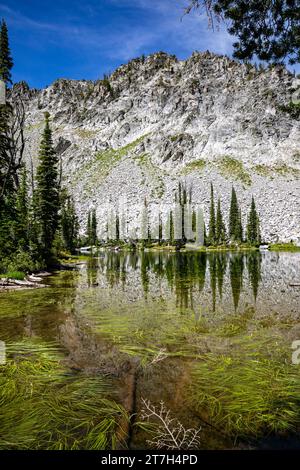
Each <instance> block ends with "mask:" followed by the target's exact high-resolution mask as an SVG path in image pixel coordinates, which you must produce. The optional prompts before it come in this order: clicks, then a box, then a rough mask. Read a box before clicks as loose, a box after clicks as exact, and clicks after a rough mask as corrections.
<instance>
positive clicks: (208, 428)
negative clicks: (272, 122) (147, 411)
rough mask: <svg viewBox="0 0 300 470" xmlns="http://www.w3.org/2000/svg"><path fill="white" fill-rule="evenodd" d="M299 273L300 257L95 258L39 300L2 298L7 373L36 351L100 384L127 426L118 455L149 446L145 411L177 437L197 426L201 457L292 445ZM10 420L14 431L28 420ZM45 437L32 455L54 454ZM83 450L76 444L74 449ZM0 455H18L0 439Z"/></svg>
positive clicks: (0, 325) (57, 280)
mask: <svg viewBox="0 0 300 470" xmlns="http://www.w3.org/2000/svg"><path fill="white" fill-rule="evenodd" d="M299 262H300V253H269V252H267V253H258V252H249V253H211V254H205V253H194V252H193V253H184V252H182V253H166V252H155V253H154V252H143V253H132V252H130V253H125V252H124V253H123V252H121V253H115V252H102V253H100V256H99V257H98V258H91V259H90V260H88V261H87V263H84V264H80V265H78V266H77V267H76V269H74V270H68V271H63V272H59V273H56V274H55V275H53V276H51V277H50V278H48V280H47V282H48V284H49V287H47V288H45V289H38V290H27V291H25V290H24V291H18V292H12V291H11V292H7V293H2V294H1V295H0V340H2V341H4V342H5V344H6V352H7V358H8V360H9V361H12V362H11V364H14V362H16V361H19V360H20V358H21V359H23V358H24V357H25V359H26V358H28V357H31V356H30V355H31V354H33V355H34V354H35V353H36V350H35V349H34V348H35V347H37V346H35V347H34V346H32V345H37V344H39V345H41V344H42V345H43V347H45V348H46V347H47V346H48V349H49V350H50V351H52V350H53V351H54V350H55V351H56V353H57V354H59V364H61V367H63V368H64V370H63V374H64V377H65V376H71V377H72V380H73V378H75V379H76V384H77V383H78V384H79V386H80V381H82V383H83V382H84V383H85V387H86V380H87V379H90V378H100V377H101V380H102V378H105V380H107V382H109V383H108V385H107V390H108V391H107V392H105V391H104V389H105V387H104V385H103V383H102V382H101V384H102V385H101V387H102V388H103V390H102V388H101V393H102V394H103V397H106V398H107V397H109V398H110V399H113V400H114V401H115V403H117V404H120V405H121V406H122V407H124V408H125V410H126V411H127V412H128V414H130V415H132V414H133V415H134V417H133V418H132V419H131V420H130V422H128V423H127V424H126V426H125V427H124V434H126V436H125V438H124V439H123V442H122V444H116V445H117V447H118V446H119V447H120V446H124V445H127V446H129V447H131V448H145V447H146V448H148V447H151V446H153V444H151V443H150V442H149V441H151V436H150V437H149V433H148V432H146V430H145V429H144V427H142V426H140V425H139V423H140V422H141V420H142V416H141V415H142V413H141V409H142V408H143V406H144V405H143V400H149V401H150V403H151V404H153V405H158V404H159V403H160V402H161V401H163V403H164V406H165V407H166V409H168V410H170V413H171V415H172V416H174V418H176V419H178V420H180V422H181V423H182V424H183V425H184V426H185V427H194V428H195V429H196V428H199V427H201V429H202V431H201V443H200V447H201V448H232V447H240V448H245V447H246V448H249V447H250V448H253V447H254V448H256V447H282V446H283V447H284V446H295V445H296V446H297V445H298V444H297V440H296V444H295V438H294V435H293V434H294V433H295V430H298V426H299V423H300V419H299V417H300V408H299V417H298V402H297V400H298V398H297V396H298V395H297V394H298V392H299V391H300V384H299V383H298V382H297V380H296V379H295V376H297V374H298V375H300V374H299V369H298V368H299V367H300V366H297V365H294V366H293V365H292V364H291V343H292V341H293V340H295V339H300V325H299V317H300V307H299V305H300V302H299V300H300V289H299V288H297V287H293V286H292V285H291V284H293V283H296V282H299V281H300V263H299ZM25 344H27V345H30V347H29V346H27V347H26V348H25V347H24V345H25ZM18 345H19V346H18ZM20 345H21V346H20ZM18 347H19V350H18ZM39 347H40V346H39ZM39 354H40V350H39ZM33 360H34V361H35V363H37V362H38V361H41V360H42V359H41V356H38V357H35V356H33ZM13 361H14V362H13ZM5 367H7V366H5V365H3V366H0V368H1V372H2V376H1V377H2V381H3V382H2V383H3V384H4V385H7V380H8V379H7V375H8V372H7V370H6V369H5ZM274 371H276V374H274ZM204 378H205V380H204ZM75 379H74V380H75ZM60 380H62V379H61V377H60ZM103 380H104V379H103ZM256 380H257V381H258V383H257V384H256V383H255V381H256ZM224 382H226V383H224ZM238 382H240V387H239V389H237V388H236V387H237V385H236V384H237V383H238ZM93 383H94V382H93ZM46 386H47V380H46ZM253 386H255V389H254V391H253V389H252V388H253ZM264 387H267V388H269V389H270V396H269V397H268V401H267V398H266V396H265V395H266V394H265V392H264V390H263V389H264ZM298 387H299V389H298ZM273 389H274V390H273ZM260 390H261V391H260ZM286 391H287V392H286ZM273 392H274V393H273ZM22 393H23V392H22ZM55 393H56V391H55V390H54V391H53V394H54V396H55ZM84 393H85V394H86V393H87V392H86V391H85V392H84ZM255 394H257V396H256V397H255V399H253V398H251V397H253V396H254V395H255ZM285 394H286V395H285ZM291 397H292V398H291ZM18 399H20V400H23V401H24V403H26V400H28V397H27V395H26V393H23V395H22V394H21V397H18ZM82 400H83V401H84V394H83V397H82ZM290 401H291V403H292V404H290ZM59 403H60V402H58V407H59V406H60V404H59ZM299 406H300V405H299ZM3 409H4V411H3V413H2V415H0V419H1V416H2V419H3V420H5V423H6V424H7V425H9V420H10V418H9V416H8V410H9V407H4V408H3ZM274 410H276V411H274ZM18 419H19V422H20V426H21V424H22V420H23V422H24V421H25V420H27V419H28V417H27V415H26V416H24V417H23V416H22V415H20V413H19V415H18ZM74 419H75V418H74ZM298 419H299V422H298ZM276 423H279V424H276ZM11 426H12V428H13V426H14V422H13V419H12V422H11ZM28 426H29V427H30V425H28ZM46 426H47V425H46ZM56 426H58V425H56ZM89 426H90V424H89ZM20 429H21V430H20ZM20 429H19V433H22V428H20ZM81 432H83V431H81ZM38 433H39V429H35V434H34V435H36V436H38V435H39V434H38ZM68 433H70V434H72V430H71V429H69V428H68V430H67V431H66V430H65V431H64V439H65V440H64V444H63V446H65V448H69V447H70V443H69V434H68ZM94 434H95V435H96V433H94ZM117 434H118V433H117ZM51 436H52V434H51V433H49V437H47V438H45V439H43V441H42V444H39V446H40V447H42V448H44V447H45V446H46V448H53V446H52V445H51V439H52V437H51ZM97 436H98V434H97ZM35 439H36V438H34V439H33V440H32V441H31V442H30V444H28V445H27V444H26V446H28V448H35V444H34V442H35V441H34V440H35ZM47 439H49V445H48V444H47ZM152 440H153V439H152ZM154 441H155V437H154ZM83 442H84V443H83ZM90 442H91V439H90V438H89V439H87V440H85V441H81V440H80V438H79V437H78V436H77V438H76V440H75V439H73V440H72V445H73V448H76V446H77V448H82V446H83V447H84V448H91V444H90ZM92 442H93V445H94V447H95V446H96V448H97V445H98V446H105V445H107V446H109V445H111V444H109V443H107V442H106V443H105V442H104V441H101V442H100V443H99V441H97V439H96V438H95V436H93V440H92ZM24 445H25V444H24ZM24 445H23V447H24ZM55 445H57V444H55ZM59 445H60V444H59ZM0 447H1V448H6V447H8V448H20V447H21V448H22V444H21V441H20V442H19V443H18V442H13V443H7V439H6V438H5V436H3V434H2V435H1V436H0Z"/></svg>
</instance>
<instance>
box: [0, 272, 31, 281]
mask: <svg viewBox="0 0 300 470" xmlns="http://www.w3.org/2000/svg"><path fill="white" fill-rule="evenodd" d="M25 276H26V274H25V273H23V272H22V271H9V272H7V273H5V274H0V278H4V277H5V278H9V279H16V280H19V281H23V279H25Z"/></svg>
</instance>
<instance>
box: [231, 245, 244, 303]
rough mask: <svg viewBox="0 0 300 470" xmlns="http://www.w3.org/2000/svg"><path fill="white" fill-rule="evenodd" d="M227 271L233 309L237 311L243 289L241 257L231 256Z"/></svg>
mask: <svg viewBox="0 0 300 470" xmlns="http://www.w3.org/2000/svg"><path fill="white" fill-rule="evenodd" d="M229 271H230V281H231V289H232V298H233V304H234V309H235V310H237V308H238V305H239V301H240V295H241V290H242V287H243V271H244V256H243V255H240V254H236V255H234V256H232V258H231V259H230V264H229Z"/></svg>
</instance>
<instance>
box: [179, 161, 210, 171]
mask: <svg viewBox="0 0 300 470" xmlns="http://www.w3.org/2000/svg"><path fill="white" fill-rule="evenodd" d="M205 165H206V162H205V160H203V159H201V158H199V159H197V160H195V161H193V162H190V163H188V164H187V165H185V167H184V168H183V169H182V170H181V173H182V174H183V175H188V174H189V173H192V172H193V171H203V170H204V168H205Z"/></svg>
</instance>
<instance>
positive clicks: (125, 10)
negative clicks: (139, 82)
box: [0, 0, 232, 88]
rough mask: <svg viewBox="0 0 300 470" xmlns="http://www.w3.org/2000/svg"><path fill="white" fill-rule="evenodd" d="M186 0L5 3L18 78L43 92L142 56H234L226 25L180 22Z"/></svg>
mask: <svg viewBox="0 0 300 470" xmlns="http://www.w3.org/2000/svg"><path fill="white" fill-rule="evenodd" d="M187 3H188V0H86V1H82V0H54V1H53V0H51V1H49V0H42V1H41V0H8V1H6V2H2V1H1V0H0V16H1V17H3V18H5V20H6V22H7V25H8V28H9V37H10V45H11V49H12V54H13V58H14V62H15V66H14V68H13V80H14V81H15V82H17V81H20V80H25V81H26V82H28V83H29V85H30V86H32V87H37V88H41V87H44V86H46V85H49V84H50V83H52V82H53V81H54V80H55V79H57V78H74V79H83V78H84V79H91V80H95V79H97V78H101V77H102V76H103V73H109V72H111V71H113V70H114V69H115V68H116V67H117V66H119V65H120V64H122V63H125V62H127V61H128V60H130V59H132V58H134V57H137V56H139V55H141V54H145V55H147V54H150V53H153V52H156V51H160V50H163V51H166V52H169V53H171V54H175V55H176V56H177V57H179V58H180V59H184V58H186V57H188V56H189V55H191V53H192V52H193V51H194V50H199V51H203V50H206V49H209V50H211V51H213V52H217V53H220V54H228V55H231V53H232V46H231V44H232V37H230V36H229V34H228V33H227V32H226V30H225V29H224V27H221V28H220V29H219V31H214V32H213V31H211V30H209V29H208V23H207V17H206V15H205V13H204V12H202V13H199V12H198V13H193V14H191V15H186V16H184V17H183V18H182V14H183V8H184V6H185V5H186V4H187Z"/></svg>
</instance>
